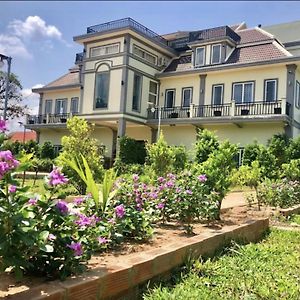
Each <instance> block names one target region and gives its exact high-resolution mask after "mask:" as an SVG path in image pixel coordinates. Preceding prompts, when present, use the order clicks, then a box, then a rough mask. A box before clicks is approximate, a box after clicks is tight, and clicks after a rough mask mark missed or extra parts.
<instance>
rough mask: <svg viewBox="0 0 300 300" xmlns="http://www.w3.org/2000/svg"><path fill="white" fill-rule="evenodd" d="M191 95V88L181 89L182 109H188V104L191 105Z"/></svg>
mask: <svg viewBox="0 0 300 300" xmlns="http://www.w3.org/2000/svg"><path fill="white" fill-rule="evenodd" d="M192 94H193V88H191V87H188V88H183V89H182V100H181V105H182V106H183V107H189V106H190V104H191V103H192Z"/></svg>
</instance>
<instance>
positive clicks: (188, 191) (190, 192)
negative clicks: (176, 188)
mask: <svg viewBox="0 0 300 300" xmlns="http://www.w3.org/2000/svg"><path fill="white" fill-rule="evenodd" d="M185 192H186V193H187V194H188V195H192V194H193V192H192V191H191V190H186V191H185Z"/></svg>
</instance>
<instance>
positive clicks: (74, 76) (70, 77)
mask: <svg viewBox="0 0 300 300" xmlns="http://www.w3.org/2000/svg"><path fill="white" fill-rule="evenodd" d="M75 84H79V68H76V67H74V68H71V69H70V70H69V73H67V74H65V75H63V76H61V77H59V78H58V79H56V80H54V81H52V82H50V83H48V84H47V85H45V86H43V89H46V88H53V87H62V86H65V85H75Z"/></svg>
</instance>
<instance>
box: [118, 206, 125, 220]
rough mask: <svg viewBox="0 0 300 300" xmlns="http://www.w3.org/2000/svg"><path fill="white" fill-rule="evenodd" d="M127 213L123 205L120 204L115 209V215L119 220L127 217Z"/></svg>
mask: <svg viewBox="0 0 300 300" xmlns="http://www.w3.org/2000/svg"><path fill="white" fill-rule="evenodd" d="M125 213H126V211H125V207H124V205H123V204H120V205H118V206H116V207H115V214H116V217H117V218H119V219H122V218H123V217H124V216H125Z"/></svg>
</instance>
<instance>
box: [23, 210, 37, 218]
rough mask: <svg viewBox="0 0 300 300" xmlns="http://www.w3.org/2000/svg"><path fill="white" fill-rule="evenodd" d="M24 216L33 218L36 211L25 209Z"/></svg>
mask: <svg viewBox="0 0 300 300" xmlns="http://www.w3.org/2000/svg"><path fill="white" fill-rule="evenodd" d="M23 216H24V217H25V218H27V219H33V218H34V217H35V213H34V212H33V211H29V210H24V211H23Z"/></svg>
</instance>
